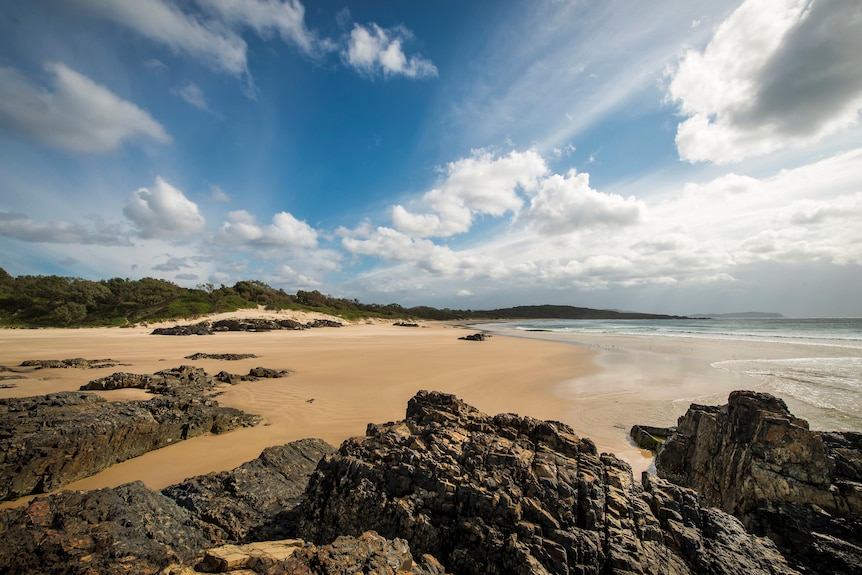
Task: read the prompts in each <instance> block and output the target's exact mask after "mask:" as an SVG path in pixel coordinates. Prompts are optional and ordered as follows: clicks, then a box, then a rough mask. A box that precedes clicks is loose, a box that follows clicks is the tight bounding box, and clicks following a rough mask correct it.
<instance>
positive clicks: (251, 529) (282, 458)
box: [162, 439, 335, 542]
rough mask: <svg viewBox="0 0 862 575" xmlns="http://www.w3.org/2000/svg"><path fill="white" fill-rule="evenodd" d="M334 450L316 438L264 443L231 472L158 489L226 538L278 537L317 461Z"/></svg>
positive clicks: (287, 529) (290, 529)
mask: <svg viewBox="0 0 862 575" xmlns="http://www.w3.org/2000/svg"><path fill="white" fill-rule="evenodd" d="M334 451H335V448H333V447H332V446H331V445H329V444H328V443H326V442H325V441H323V440H321V439H302V440H300V441H294V442H292V443H289V444H287V445H282V446H278V447H269V448H267V449H265V450H264V451H263V453H261V455H260V457H258V458H257V459H255V460H253V461H249V462H247V463H244V464H242V465H241V466H239V467H238V468H236V469H234V470H232V471H225V472H221V473H210V474H208V475H202V476H200V477H193V478H191V479H186V480H185V481H183V482H182V483H179V484H177V485H172V486H170V487H167V488H165V489H163V490H162V493H163V494H165V495H166V496H168V497H170V498H171V499H173V500H174V501H176V502H177V503H178V504H179V505H180V506H182V507H184V508H185V509H188V510H189V511H191V512H192V513H193V514H194V515H196V516H197V517H200V518H202V519H203V520H204V521H206V522H208V523H211V524H213V525H216V526H218V527H219V529H221V530H222V531H224V533H225V536H226V538H227V539H228V540H230V541H235V542H249V541H262V540H271V539H281V538H284V537H289V536H290V535H292V534H293V533H294V532H295V528H294V523H295V517H294V514H293V509H294V508H295V507H296V506H297V505H298V504H299V502H300V499H301V498H302V494H303V492H304V491H305V486H306V484H307V483H308V477H309V476H310V475H311V473H312V472H313V471H314V469H315V467H317V462H318V461H319V460H320V459H321V458H322V457H323V456H324V455H327V454H329V453H333V452H334Z"/></svg>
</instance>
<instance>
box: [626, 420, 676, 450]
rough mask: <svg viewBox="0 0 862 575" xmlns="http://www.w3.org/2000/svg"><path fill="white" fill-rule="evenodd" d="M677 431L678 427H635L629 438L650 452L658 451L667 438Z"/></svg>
mask: <svg viewBox="0 0 862 575" xmlns="http://www.w3.org/2000/svg"><path fill="white" fill-rule="evenodd" d="M675 431H676V427H654V426H651V425H633V426H632V428H631V430H630V431H629V436H631V438H632V439H633V440H634V442H635V445H637V446H638V447H640V448H641V449H648V450H649V451H656V450H658V448H659V447H661V445H662V444H663V443H664V442H665V441H667V438H668V437H669V436H670V435H671V434H672V433H674V432H675Z"/></svg>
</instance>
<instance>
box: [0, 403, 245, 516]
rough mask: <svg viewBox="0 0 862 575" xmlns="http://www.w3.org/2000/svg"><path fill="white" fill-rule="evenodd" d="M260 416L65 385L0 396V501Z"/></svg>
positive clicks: (210, 405)
mask: <svg viewBox="0 0 862 575" xmlns="http://www.w3.org/2000/svg"><path fill="white" fill-rule="evenodd" d="M259 421H260V418H259V417H257V416H252V415H248V414H245V413H243V412H241V411H239V410H237V409H233V408H228V407H220V406H219V405H218V403H217V402H216V401H214V400H212V399H201V398H195V397H160V398H154V399H151V400H149V401H128V402H119V403H109V402H107V401H105V400H104V399H102V398H101V397H98V396H96V395H92V394H88V393H81V392H62V393H56V394H50V395H44V396H37V397H25V398H13V399H0V500H6V499H15V498H18V497H22V496H24V495H29V494H31V493H45V492H48V491H53V490H55V489H58V488H60V487H62V486H63V485H65V484H68V483H70V482H72V481H75V480H78V479H82V478H84V477H87V476H89V475H92V474H94V473H97V472H99V471H101V470H103V469H106V468H107V467H110V466H111V465H114V464H116V463H119V462H121V461H125V460H127V459H131V458H133V457H137V456H139V455H142V454H144V453H146V452H148V451H152V450H154V449H158V448H161V447H164V446H166V445H169V444H171V443H173V442H175V441H181V440H183V439H187V438H189V437H194V436H197V435H200V434H202V433H209V432H211V433H224V432H226V431H230V430H232V429H235V428H237V427H241V426H249V425H256V424H257V423H259Z"/></svg>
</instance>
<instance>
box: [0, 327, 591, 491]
mask: <svg viewBox="0 0 862 575" xmlns="http://www.w3.org/2000/svg"><path fill="white" fill-rule="evenodd" d="M233 315H236V314H233ZM151 329H152V326H150V327H148V328H129V329H119V328H110V329H77V330H53V329H44V330H0V365H5V366H16V365H18V364H20V363H21V362H22V361H24V360H27V359H65V358H72V357H84V358H87V359H105V358H110V359H112V360H114V361H117V362H120V363H123V364H127V365H123V366H120V367H115V368H104V369H90V370H78V369H43V370H38V371H33V372H31V373H27V374H25V375H26V377H27V378H26V379H22V380H10V381H8V382H6V383H14V384H17V386H16V387H14V388H9V389H0V397H11V396H27V395H39V394H45V393H51V392H55V391H61V390H74V389H77V388H78V387H79V386H80V385H82V384H84V383H86V382H88V381H90V380H92V379H96V378H98V377H104V376H106V375H109V374H110V373H113V372H115V371H128V372H133V373H153V372H156V371H159V370H162V369H166V368H170V367H176V366H178V365H195V366H199V367H202V368H204V369H205V370H206V371H207V372H208V373H217V372H218V371H221V370H227V371H230V372H231V373H247V372H248V370H249V369H251V368H253V367H256V366H264V367H269V368H274V369H287V370H290V371H291V372H293V374H292V375H291V376H289V377H287V378H283V379H273V380H261V381H258V382H245V383H241V384H238V385H235V386H229V385H225V386H223V388H222V391H223V394H222V395H220V396H219V397H218V400H219V402H220V403H221V404H222V405H227V406H232V407H237V408H239V409H243V410H245V411H247V412H250V413H256V414H259V415H261V416H263V418H264V420H265V424H263V425H259V426H257V427H255V428H249V429H242V430H238V431H234V432H231V433H228V434H224V435H219V436H214V435H210V436H204V437H199V438H194V439H190V440H187V441H184V442H181V443H178V444H176V445H173V446H171V447H168V448H165V449H161V450H158V451H155V452H151V453H148V454H146V455H144V456H142V457H139V458H136V459H134V460H131V461H127V462H124V463H121V464H119V465H116V466H114V467H112V468H111V469H108V470H106V471H104V472H102V473H99V474H97V475H95V476H93V477H90V478H87V479H84V480H82V481H79V482H76V483H74V484H71V485H69V486H68V488H69V489H93V488H99V487H107V486H115V485H119V484H121V483H125V482H127V481H132V480H136V479H140V480H143V481H144V482H145V483H146V484H147V485H148V486H149V487H151V488H155V489H157V488H161V487H164V486H166V485H170V484H172V483H176V482H179V481H181V480H182V479H184V478H186V477H190V476H193V475H198V474H202V473H207V472H210V471H218V470H225V469H230V468H233V467H235V466H237V465H239V464H241V463H243V462H245V461H248V460H250V459H253V458H255V457H257V456H258V455H259V454H260V452H261V451H262V450H263V449H264V448H265V447H267V446H271V445H280V444H283V443H286V442H288V441H292V440H295V439H300V438H305V437H320V438H322V439H324V440H326V441H328V442H330V443H331V444H333V445H335V446H337V445H339V444H340V443H341V442H342V441H343V440H344V439H346V438H348V437H350V436H355V435H363V434H364V433H365V428H366V425H367V424H368V423H369V422H377V423H382V422H386V421H393V420H397V419H401V418H403V417H404V410H405V407H406V404H407V401H408V400H409V398H410V397H411V396H412V395H413V394H414V393H415V392H416V391H417V390H420V389H431V390H439V391H445V392H449V393H454V394H457V395H458V396H459V397H461V398H462V399H464V400H465V401H467V402H468V403H470V404H472V405H474V406H476V407H477V408H478V409H480V410H482V411H484V412H486V413H492V414H495V413H502V412H515V413H519V414H525V415H531V416H533V417H537V418H541V419H556V420H562V419H563V416H564V415H565V414H566V413H567V410H566V406H565V402H564V401H562V399H563V397H562V396H561V395H559V392H558V390H559V389H561V387H564V385H565V384H566V382H568V381H569V380H571V379H572V378H578V377H580V376H585V375H587V374H590V373H592V372H593V371H595V370H596V369H597V367H596V366H595V364H594V362H593V359H592V358H593V355H594V353H593V352H592V351H590V350H586V349H582V348H577V347H573V346H570V345H566V344H559V343H547V342H541V341H527V340H522V339H515V338H507V337H493V338H491V339H489V340H487V341H484V342H472V341H460V340H458V337H459V336H463V335H466V334H468V333H472V332H470V331H465V330H463V329H459V328H455V327H452V326H448V325H443V324H425V325H424V326H423V327H419V328H409V327H396V326H392V325H390V324H376V325H365V324H361V325H350V326H347V327H343V328H322V329H312V330H305V331H278V332H268V333H218V334H215V335H211V336H188V337H171V336H152V335H149V332H150V331H151ZM196 352H206V353H254V354H256V355H257V356H258V357H257V358H254V359H245V360H241V361H220V360H212V359H208V360H198V361H192V360H188V359H184V357H185V356H187V355H191V354H193V353H196ZM101 395H102V396H104V397H106V398H108V399H128V398H130V397H132V398H139V397H147V396H146V394H143V393H141V392H140V391H138V390H128V391H109V392H101Z"/></svg>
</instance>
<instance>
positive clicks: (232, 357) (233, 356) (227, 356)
mask: <svg viewBox="0 0 862 575" xmlns="http://www.w3.org/2000/svg"><path fill="white" fill-rule="evenodd" d="M256 357H257V356H256V355H255V354H253V353H201V352H198V353H193V354H191V355H187V356H186V359H222V360H225V361H238V360H240V359H252V358H256Z"/></svg>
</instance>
